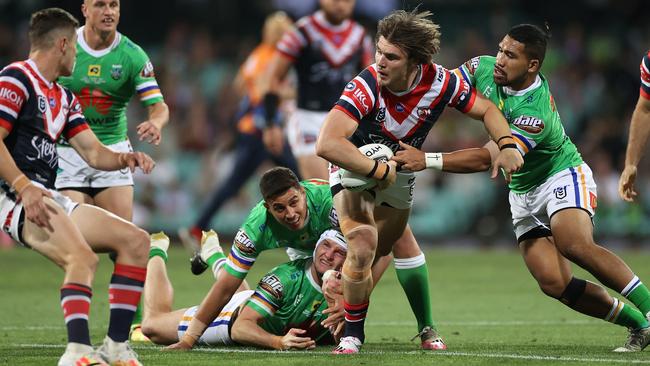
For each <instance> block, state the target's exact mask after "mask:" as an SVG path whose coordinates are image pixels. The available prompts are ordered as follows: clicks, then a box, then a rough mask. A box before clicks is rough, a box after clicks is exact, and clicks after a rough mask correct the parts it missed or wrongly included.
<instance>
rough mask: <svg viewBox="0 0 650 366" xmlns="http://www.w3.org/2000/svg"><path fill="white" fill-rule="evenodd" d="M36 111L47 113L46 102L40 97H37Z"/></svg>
mask: <svg viewBox="0 0 650 366" xmlns="http://www.w3.org/2000/svg"><path fill="white" fill-rule="evenodd" d="M38 111H39V112H41V113H45V111H47V101H46V100H45V97H44V96H42V95H39V96H38Z"/></svg>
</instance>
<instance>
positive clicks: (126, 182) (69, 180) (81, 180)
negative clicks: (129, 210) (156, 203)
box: [54, 140, 133, 190]
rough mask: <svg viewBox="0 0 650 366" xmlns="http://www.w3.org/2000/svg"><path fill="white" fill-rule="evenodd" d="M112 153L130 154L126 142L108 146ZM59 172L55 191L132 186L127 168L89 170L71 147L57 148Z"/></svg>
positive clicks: (129, 147) (129, 144)
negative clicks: (110, 170)
mask: <svg viewBox="0 0 650 366" xmlns="http://www.w3.org/2000/svg"><path fill="white" fill-rule="evenodd" d="M108 148H110V149H111V150H113V151H117V152H131V151H133V149H132V148H131V143H130V142H129V141H128V140H125V141H122V142H118V143H117V144H112V145H108ZM56 150H57V152H58V154H59V171H58V172H57V174H56V182H55V183H54V184H55V186H56V189H59V190H61V189H66V188H106V187H119V186H132V185H133V177H132V175H131V171H130V170H129V168H124V169H121V170H115V171H112V172H107V171H103V170H97V169H95V168H91V167H89V166H88V164H87V163H86V162H85V161H84V159H82V158H81V156H80V155H79V153H77V151H76V150H75V149H73V148H72V147H63V146H57V147H56Z"/></svg>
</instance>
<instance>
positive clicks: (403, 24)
mask: <svg viewBox="0 0 650 366" xmlns="http://www.w3.org/2000/svg"><path fill="white" fill-rule="evenodd" d="M429 16H431V12H429V11H422V12H419V11H418V9H415V10H413V11H411V12H406V11H404V10H396V11H393V12H392V13H390V14H389V15H387V16H386V17H385V18H383V19H382V20H380V21H379V25H378V26H377V36H376V41H377V53H376V55H375V62H376V63H377V70H378V74H379V75H378V76H379V77H378V79H379V83H380V84H381V85H382V86H387V87H389V88H391V86H392V88H391V89H394V87H395V86H398V85H400V84H403V83H404V82H405V80H406V79H408V76H409V75H410V74H411V73H412V71H413V70H414V68H415V67H417V66H418V65H420V64H430V63H432V62H433V56H434V55H435V54H436V53H438V50H439V49H440V26H439V25H437V24H436V23H434V22H433V21H432V20H430V19H429Z"/></svg>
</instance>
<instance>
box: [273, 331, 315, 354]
mask: <svg viewBox="0 0 650 366" xmlns="http://www.w3.org/2000/svg"><path fill="white" fill-rule="evenodd" d="M305 333H307V331H306V330H304V329H298V328H291V329H289V331H288V332H287V334H285V335H284V336H283V337H282V339H281V340H280V343H281V345H280V347H281V350H283V351H285V350H288V349H314V348H316V342H315V341H314V340H313V339H311V338H309V337H301V335H302V334H305Z"/></svg>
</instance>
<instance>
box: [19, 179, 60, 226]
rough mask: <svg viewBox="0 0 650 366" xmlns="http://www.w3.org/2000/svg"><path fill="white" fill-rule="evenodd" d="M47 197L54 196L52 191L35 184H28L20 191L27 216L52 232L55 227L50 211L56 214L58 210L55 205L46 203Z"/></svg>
mask: <svg viewBox="0 0 650 366" xmlns="http://www.w3.org/2000/svg"><path fill="white" fill-rule="evenodd" d="M45 197H50V198H52V193H50V192H49V191H47V190H45V189H42V188H40V187H37V186H35V185H33V184H29V185H27V187H25V188H23V190H22V192H20V200H21V201H22V203H23V209H24V210H25V218H26V219H27V220H29V221H31V222H33V223H35V224H36V225H37V226H38V227H41V228H43V229H47V230H49V231H50V232H52V231H54V228H52V225H51V224H50V213H52V214H55V213H56V211H55V210H54V208H53V207H51V206H50V205H48V204H47V203H45V200H44V198H45Z"/></svg>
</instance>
